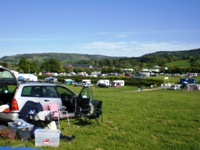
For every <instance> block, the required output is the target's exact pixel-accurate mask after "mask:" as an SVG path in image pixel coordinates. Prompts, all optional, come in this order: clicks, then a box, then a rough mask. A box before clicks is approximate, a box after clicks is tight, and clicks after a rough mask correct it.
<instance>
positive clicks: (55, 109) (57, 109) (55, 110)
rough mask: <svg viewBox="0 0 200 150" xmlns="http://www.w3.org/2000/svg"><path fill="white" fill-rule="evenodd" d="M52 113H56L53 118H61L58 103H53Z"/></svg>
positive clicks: (51, 105)
mask: <svg viewBox="0 0 200 150" xmlns="http://www.w3.org/2000/svg"><path fill="white" fill-rule="evenodd" d="M49 108H50V111H51V112H53V113H54V115H53V117H59V108H58V105H57V104H56V103H51V104H50V105H49Z"/></svg>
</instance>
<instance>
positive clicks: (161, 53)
mask: <svg viewBox="0 0 200 150" xmlns="http://www.w3.org/2000/svg"><path fill="white" fill-rule="evenodd" d="M170 55H173V56H176V57H184V56H185V57H188V56H193V57H198V58H200V48H199V49H192V50H181V51H158V52H155V53H149V54H145V55H143V56H142V57H148V56H159V57H166V56H170Z"/></svg>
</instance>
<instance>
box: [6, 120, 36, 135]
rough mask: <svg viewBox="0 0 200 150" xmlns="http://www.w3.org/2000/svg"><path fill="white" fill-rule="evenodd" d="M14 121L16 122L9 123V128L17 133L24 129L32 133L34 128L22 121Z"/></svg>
mask: <svg viewBox="0 0 200 150" xmlns="http://www.w3.org/2000/svg"><path fill="white" fill-rule="evenodd" d="M13 121H14V122H8V127H9V128H10V129H12V130H13V131H15V132H16V131H17V129H23V128H28V129H29V131H30V130H32V128H33V126H34V125H32V124H30V123H28V122H26V121H24V120H22V119H14V120H13Z"/></svg>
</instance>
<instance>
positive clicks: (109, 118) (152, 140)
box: [0, 86, 200, 150]
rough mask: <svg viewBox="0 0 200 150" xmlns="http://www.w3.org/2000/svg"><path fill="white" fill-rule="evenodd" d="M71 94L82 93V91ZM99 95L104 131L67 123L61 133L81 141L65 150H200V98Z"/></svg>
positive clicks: (131, 90)
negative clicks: (101, 103)
mask: <svg viewBox="0 0 200 150" xmlns="http://www.w3.org/2000/svg"><path fill="white" fill-rule="evenodd" d="M70 88H72V89H73V90H74V91H76V92H78V91H80V89H81V87H74V86H70ZM93 95H94V98H95V99H99V100H102V101H103V124H102V126H98V125H97V124H95V123H93V124H84V123H83V122H82V121H81V120H77V119H70V123H71V126H70V127H68V125H67V120H62V121H61V128H62V129H61V132H62V133H63V134H64V135H72V134H74V135H75V136H76V139H75V140H74V141H72V142H68V141H64V140H61V141H60V145H59V147H58V149H59V150H66V149H69V150H70V149H71V150H72V149H73V150H74V149H76V150H110V149H111V150H116V149H117V150H118V149H119V150H121V149H126V150H127V149H130V150H132V149H134V150H149V149H152V150H156V149H158V150H160V149H178V150H179V149H180V150H182V149H192V150H199V149H200V109H199V108H200V102H199V100H200V92H188V91H182V90H180V91H172V90H155V91H141V92H138V91H137V87H131V86H125V87H122V88H96V87H93ZM0 145H7V146H16V147H17V146H27V147H34V140H30V141H25V142H21V141H13V140H4V139H1V140H0ZM42 149H44V150H46V149H50V150H51V149H52V150H53V149H56V148H54V147H42Z"/></svg>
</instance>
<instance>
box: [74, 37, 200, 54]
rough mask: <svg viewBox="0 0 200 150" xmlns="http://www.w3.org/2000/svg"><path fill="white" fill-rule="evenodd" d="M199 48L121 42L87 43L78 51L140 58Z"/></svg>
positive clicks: (148, 42) (166, 43) (161, 43)
mask: <svg viewBox="0 0 200 150" xmlns="http://www.w3.org/2000/svg"><path fill="white" fill-rule="evenodd" d="M199 47H200V43H194V44H191V43H189V44H188V43H181V42H155V41H147V42H140V41H130V42H124V41H121V42H93V43H87V44H82V45H78V47H76V49H81V50H82V52H83V53H88V54H102V55H109V56H127V57H138V56H142V55H144V54H148V53H152V52H156V51H176V50H190V49H195V48H199Z"/></svg>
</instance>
